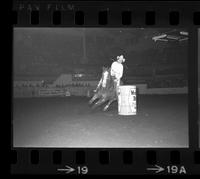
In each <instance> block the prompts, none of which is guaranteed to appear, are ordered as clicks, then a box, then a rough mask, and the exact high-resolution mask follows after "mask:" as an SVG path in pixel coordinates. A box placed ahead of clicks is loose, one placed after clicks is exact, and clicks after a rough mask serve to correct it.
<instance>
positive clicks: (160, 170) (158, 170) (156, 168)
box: [147, 165, 165, 173]
mask: <svg viewBox="0 0 200 179" xmlns="http://www.w3.org/2000/svg"><path fill="white" fill-rule="evenodd" d="M147 170H153V171H156V173H160V172H162V171H164V170H165V169H164V168H162V167H160V166H158V165H155V168H147Z"/></svg>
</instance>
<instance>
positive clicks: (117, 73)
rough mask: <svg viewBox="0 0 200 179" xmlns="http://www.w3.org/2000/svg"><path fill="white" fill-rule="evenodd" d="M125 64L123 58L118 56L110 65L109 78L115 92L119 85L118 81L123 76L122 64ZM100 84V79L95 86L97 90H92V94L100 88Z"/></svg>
mask: <svg viewBox="0 0 200 179" xmlns="http://www.w3.org/2000/svg"><path fill="white" fill-rule="evenodd" d="M124 62H125V58H124V56H123V55H120V56H117V60H116V61H114V62H113V63H112V65H111V70H110V73H111V76H112V77H113V80H114V85H115V89H116V90H117V89H118V87H119V85H120V79H121V78H122V76H123V69H124V68H123V64H122V63H124ZM101 83H102V78H101V79H100V81H99V83H98V85H97V88H96V90H94V92H96V91H97V89H98V88H99V87H100V85H101Z"/></svg>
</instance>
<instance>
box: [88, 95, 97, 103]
mask: <svg viewBox="0 0 200 179" xmlns="http://www.w3.org/2000/svg"><path fill="white" fill-rule="evenodd" d="M97 98H98V95H97V94H95V95H94V96H93V97H92V98H91V99H90V101H89V104H92V103H93V102H94V101H95V100H96V99H97Z"/></svg>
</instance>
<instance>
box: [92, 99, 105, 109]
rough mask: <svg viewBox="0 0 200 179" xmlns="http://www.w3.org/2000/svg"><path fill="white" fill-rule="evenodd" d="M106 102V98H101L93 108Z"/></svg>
mask: <svg viewBox="0 0 200 179" xmlns="http://www.w3.org/2000/svg"><path fill="white" fill-rule="evenodd" d="M104 102H106V99H105V98H101V99H99V100H98V101H97V102H96V103H95V104H94V106H92V109H95V108H96V107H97V106H100V105H101V104H103V103H104Z"/></svg>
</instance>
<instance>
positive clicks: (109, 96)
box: [89, 67, 122, 111]
mask: <svg viewBox="0 0 200 179" xmlns="http://www.w3.org/2000/svg"><path fill="white" fill-rule="evenodd" d="M101 80H102V82H101V85H100V86H99V88H98V89H97V91H96V92H95V94H94V96H93V97H92V98H91V99H90V101H89V104H92V103H93V102H94V101H95V100H96V99H98V101H97V102H96V103H95V104H94V105H93V106H92V109H94V108H96V107H97V106H100V105H101V104H103V103H105V102H107V101H108V103H107V105H106V106H105V107H104V109H103V111H106V110H107V109H108V108H109V106H110V104H111V103H112V102H114V101H115V100H117V93H116V89H115V85H114V80H113V77H112V76H111V74H110V68H107V67H103V72H102V78H101ZM121 83H122V82H121Z"/></svg>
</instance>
